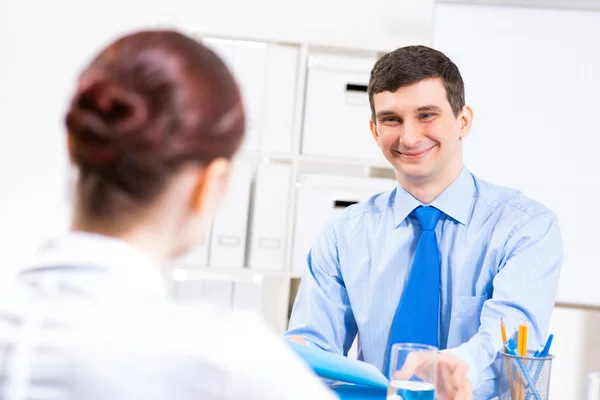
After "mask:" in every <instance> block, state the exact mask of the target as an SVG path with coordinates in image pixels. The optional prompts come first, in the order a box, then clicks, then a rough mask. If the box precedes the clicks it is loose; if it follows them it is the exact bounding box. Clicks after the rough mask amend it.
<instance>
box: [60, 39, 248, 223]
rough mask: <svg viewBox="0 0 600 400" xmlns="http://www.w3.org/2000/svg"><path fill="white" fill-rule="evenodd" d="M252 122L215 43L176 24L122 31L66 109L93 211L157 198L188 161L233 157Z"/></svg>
mask: <svg viewBox="0 0 600 400" xmlns="http://www.w3.org/2000/svg"><path fill="white" fill-rule="evenodd" d="M244 124H245V121H244V111H243V108H242V102H241V99H240V94H239V90H238V87H237V84H236V82H235V80H234V78H233V76H232V75H231V73H230V71H229V70H228V68H227V67H226V66H225V64H224V63H223V62H222V61H221V60H220V59H219V58H218V57H217V56H216V55H215V53H213V52H212V51H211V50H210V49H208V48H206V47H204V46H203V45H202V44H201V43H199V42H198V41H195V40H193V39H191V38H189V37H187V36H185V35H183V34H181V33H178V32H175V31H168V30H165V31H142V32H136V33H133V34H130V35H127V36H124V37H122V38H120V39H118V40H117V41H116V42H114V43H112V44H110V45H109V46H108V47H107V48H106V49H104V50H103V51H102V52H101V53H100V54H99V55H98V56H97V57H96V58H95V59H94V60H93V61H92V62H91V64H90V65H89V66H88V67H87V68H86V69H85V70H84V72H83V73H82V75H81V77H80V79H79V85H78V88H77V91H76V93H75V95H74V96H73V99H72V102H71V104H70V108H69V111H68V113H67V116H66V126H67V131H68V135H69V150H70V154H71V158H72V160H73V161H74V163H75V164H76V165H77V167H78V169H79V181H78V195H79V203H80V205H81V206H82V207H83V212H84V213H86V215H89V216H91V217H102V218H106V217H118V216H120V215H123V214H126V213H129V212H131V211H134V210H135V209H136V208H138V207H140V206H141V205H142V206H143V205H147V204H149V203H151V202H152V201H153V200H154V199H155V198H156V197H157V196H158V195H159V194H160V193H161V191H162V190H163V189H164V188H165V186H166V185H167V183H168V181H169V178H170V177H171V176H172V175H173V174H174V173H175V172H176V171H178V169H180V168H181V167H182V166H183V165H185V164H187V163H190V162H195V163H198V164H199V165H207V164H208V163H210V162H211V161H212V160H214V159H216V158H220V157H225V158H228V159H230V158H231V157H232V156H233V155H234V154H235V153H236V151H237V150H238V148H239V146H240V143H241V141H242V138H243V135H244Z"/></svg>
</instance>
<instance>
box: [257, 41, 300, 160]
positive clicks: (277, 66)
mask: <svg viewBox="0 0 600 400" xmlns="http://www.w3.org/2000/svg"><path fill="white" fill-rule="evenodd" d="M297 69H298V48H297V47H295V46H284V45H276V44H273V45H269V46H268V47H267V62H266V84H265V88H264V102H265V103H264V111H263V119H262V131H261V135H260V150H261V151H264V152H275V153H290V152H291V151H292V131H293V124H294V106H295V102H294V100H295V95H296V82H297V78H296V76H297V74H298V73H297Z"/></svg>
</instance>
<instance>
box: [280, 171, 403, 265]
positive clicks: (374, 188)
mask: <svg viewBox="0 0 600 400" xmlns="http://www.w3.org/2000/svg"><path fill="white" fill-rule="evenodd" d="M396 184H397V182H396V181H395V180H392V179H385V178H354V177H343V176H331V175H319V174H306V175H301V176H300V177H299V183H298V191H297V202H296V221H295V229H294V248H293V250H294V258H293V264H292V269H293V270H294V271H296V272H302V271H303V270H304V268H305V267H306V257H307V255H308V252H309V251H310V249H311V248H312V246H313V245H314V244H315V240H316V238H317V236H318V235H319V233H320V232H321V231H322V230H323V228H324V227H325V224H326V223H327V221H329V220H330V219H331V218H333V217H335V216H336V215H338V214H339V213H341V212H343V211H344V209H345V208H346V207H348V206H350V205H352V204H355V203H359V202H363V201H366V200H368V199H369V198H370V197H371V196H373V195H375V194H377V193H381V192H385V191H388V190H391V189H392V188H393V187H394V186H395V185H396Z"/></svg>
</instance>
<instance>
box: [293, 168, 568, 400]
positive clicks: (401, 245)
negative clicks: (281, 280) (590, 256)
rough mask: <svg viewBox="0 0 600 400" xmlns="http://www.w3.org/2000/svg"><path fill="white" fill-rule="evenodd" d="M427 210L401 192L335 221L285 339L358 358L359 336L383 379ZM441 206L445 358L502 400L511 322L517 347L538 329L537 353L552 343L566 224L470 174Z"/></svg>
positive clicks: (477, 390)
mask: <svg viewBox="0 0 600 400" xmlns="http://www.w3.org/2000/svg"><path fill="white" fill-rule="evenodd" d="M421 204H422V203H420V202H419V201H418V200H417V199H415V198H414V197H412V196H411V195H410V194H409V193H408V192H406V191H405V190H404V189H403V188H402V187H401V186H400V185H398V186H397V187H396V188H395V189H393V190H392V191H391V192H387V193H381V194H378V195H375V196H373V197H372V198H371V199H369V200H368V201H367V202H364V203H361V204H356V205H353V206H350V207H348V208H347V209H346V210H345V211H344V212H343V213H342V214H341V215H339V216H338V217H336V218H334V219H332V220H331V221H329V222H328V223H327V224H326V226H325V228H324V230H323V231H322V233H321V234H320V236H319V237H318V239H317V241H316V243H315V244H314V247H313V248H312V249H311V251H310V252H309V254H308V257H307V262H308V266H307V268H306V269H305V271H304V274H303V277H302V283H301V285H300V289H299V292H298V296H297V298H296V301H295V304H294V309H293V312H292V316H291V320H290V325H289V330H288V332H286V334H285V336H286V337H289V336H291V335H302V336H304V337H305V338H306V339H307V341H308V342H309V344H311V345H314V346H318V347H320V348H322V349H324V350H327V351H331V352H334V353H338V354H344V355H347V353H348V350H349V349H350V347H351V346H352V343H353V341H354V339H355V337H356V335H358V358H359V359H361V360H364V361H366V362H369V363H372V364H374V365H375V366H376V367H377V368H379V369H380V370H382V371H383V370H384V366H383V362H384V353H385V349H386V344H387V340H388V335H389V332H390V327H391V323H392V319H393V317H394V313H395V311H396V308H397V306H398V302H399V300H400V297H401V296H402V291H403V288H404V287H405V285H406V281H407V279H408V276H409V273H410V268H411V264H412V261H413V258H414V254H415V250H416V246H417V241H418V238H419V234H420V230H419V225H418V221H417V220H416V218H415V217H414V214H411V212H412V211H413V210H414V209H415V208H416V207H418V206H419V205H421ZM430 205H432V206H434V207H437V208H438V209H440V210H441V211H442V212H443V215H442V218H441V219H440V222H438V224H437V227H436V235H437V239H438V245H439V249H440V259H441V313H440V314H441V315H440V330H439V333H438V334H439V343H440V349H442V350H444V351H446V352H448V353H451V354H453V355H455V356H457V357H459V358H461V359H463V360H464V361H466V362H467V364H468V366H469V370H468V373H467V376H468V378H469V379H470V380H471V382H472V383H473V387H474V394H475V399H489V398H493V397H494V396H495V395H496V392H497V382H498V379H497V377H498V375H499V372H500V363H499V358H498V357H497V354H498V351H499V350H501V348H502V336H501V331H500V319H501V318H503V319H504V321H505V323H506V325H507V332H508V335H509V336H511V334H513V332H516V330H517V328H518V324H519V322H520V320H521V319H524V320H526V321H527V323H528V326H529V340H528V345H529V346H528V347H529V348H530V349H537V347H538V346H539V345H540V343H541V342H542V341H545V339H546V335H547V328H548V323H549V320H550V316H551V314H552V309H553V307H554V300H555V296H556V291H557V286H558V279H559V274H560V268H561V264H562V259H563V253H562V241H561V235H560V230H559V226H558V222H557V218H556V215H555V214H554V213H553V212H552V211H551V210H549V209H547V208H545V207H544V206H543V205H541V204H539V203H537V202H535V201H533V200H530V199H528V198H527V197H525V195H524V194H522V193H521V192H519V191H517V190H513V189H509V188H505V187H501V186H496V185H492V184H490V183H487V182H485V181H482V180H481V179H478V178H477V177H475V176H474V175H473V174H472V173H471V172H470V171H468V170H467V169H466V168H463V170H462V172H461V174H460V175H459V176H458V178H457V179H456V180H455V181H454V182H453V183H452V184H451V185H450V186H449V187H448V188H447V189H446V190H445V191H444V192H442V193H441V194H440V195H439V196H438V197H437V198H436V199H435V200H434V201H433V202H432V203H431V204H430ZM423 296H427V293H423Z"/></svg>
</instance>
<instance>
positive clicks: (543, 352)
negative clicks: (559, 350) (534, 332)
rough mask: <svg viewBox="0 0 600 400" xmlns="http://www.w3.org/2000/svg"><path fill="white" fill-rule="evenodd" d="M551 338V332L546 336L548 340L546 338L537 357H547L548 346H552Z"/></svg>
mask: <svg viewBox="0 0 600 400" xmlns="http://www.w3.org/2000/svg"><path fill="white" fill-rule="evenodd" d="M552 339H554V334H553V333H551V334H550V336H548V340H546V345H545V346H544V350H542V352H541V353H540V354H539V357H548V354H550V346H552Z"/></svg>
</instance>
